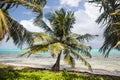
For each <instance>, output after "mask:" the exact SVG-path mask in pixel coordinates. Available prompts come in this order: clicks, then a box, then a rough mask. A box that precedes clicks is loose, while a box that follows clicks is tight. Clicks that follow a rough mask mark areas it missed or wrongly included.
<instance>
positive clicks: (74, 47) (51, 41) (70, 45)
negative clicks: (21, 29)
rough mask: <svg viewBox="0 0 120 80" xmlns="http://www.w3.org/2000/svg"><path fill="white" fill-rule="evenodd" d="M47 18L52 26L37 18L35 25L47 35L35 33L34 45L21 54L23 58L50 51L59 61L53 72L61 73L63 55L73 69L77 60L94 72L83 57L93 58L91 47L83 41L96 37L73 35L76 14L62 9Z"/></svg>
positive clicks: (49, 14)
mask: <svg viewBox="0 0 120 80" xmlns="http://www.w3.org/2000/svg"><path fill="white" fill-rule="evenodd" d="M46 18H47V19H48V20H49V22H50V25H51V26H48V25H46V23H44V21H42V20H39V19H38V18H37V19H36V20H35V25H37V26H40V27H41V28H43V29H44V30H45V32H46V33H33V36H34V44H33V45H32V46H29V47H28V48H27V52H25V53H23V54H21V56H23V55H25V54H29V55H28V56H30V55H31V54H34V53H37V52H41V51H49V52H50V53H51V55H52V56H56V55H57V60H56V62H55V64H54V65H53V67H52V68H51V69H52V71H59V69H60V57H61V54H63V55H64V60H65V61H66V62H67V63H68V64H69V65H71V66H72V67H75V60H74V58H77V59H80V60H82V61H83V62H84V63H85V65H86V66H88V67H89V69H90V70H92V69H91V65H90V64H89V63H88V62H87V61H86V59H85V58H84V57H83V55H86V56H88V57H90V58H91V57H92V56H91V54H90V53H89V50H90V49H91V47H90V46H88V45H85V44H83V41H85V40H90V39H92V38H93V37H94V36H96V35H90V34H85V35H80V34H76V33H72V32H71V28H73V24H75V17H74V12H72V11H66V10H65V9H63V8H62V9H60V10H55V11H53V12H50V13H48V14H46Z"/></svg>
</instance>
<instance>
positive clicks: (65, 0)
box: [60, 0, 81, 7]
mask: <svg viewBox="0 0 120 80" xmlns="http://www.w3.org/2000/svg"><path fill="white" fill-rule="evenodd" d="M80 2H81V0H60V4H62V5H69V6H71V7H78V6H79V3H80Z"/></svg>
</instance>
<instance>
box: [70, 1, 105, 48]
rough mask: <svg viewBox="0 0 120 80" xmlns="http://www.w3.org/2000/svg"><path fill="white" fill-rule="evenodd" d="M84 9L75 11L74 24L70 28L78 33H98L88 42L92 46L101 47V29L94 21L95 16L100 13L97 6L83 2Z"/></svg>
mask: <svg viewBox="0 0 120 80" xmlns="http://www.w3.org/2000/svg"><path fill="white" fill-rule="evenodd" d="M84 6H85V10H82V9H79V10H78V11H76V12H75V18H76V24H75V25H74V28H73V29H72V31H73V32H75V33H78V34H85V33H90V34H98V35H99V37H98V38H95V39H94V40H92V41H91V42H90V43H89V44H90V45H91V46H92V47H94V48H99V47H101V44H102V43H103V38H102V33H103V31H102V29H100V27H99V25H97V23H96V22H95V20H96V19H97V17H98V16H99V15H100V13H99V11H98V10H99V8H97V7H96V6H95V5H94V4H89V3H85V5H84Z"/></svg>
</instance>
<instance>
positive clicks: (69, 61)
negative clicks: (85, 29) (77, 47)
mask: <svg viewBox="0 0 120 80" xmlns="http://www.w3.org/2000/svg"><path fill="white" fill-rule="evenodd" d="M64 54H65V56H64V60H65V62H66V63H67V64H68V65H71V66H72V67H73V68H74V67H75V60H74V58H73V57H72V56H71V55H70V51H69V50H68V49H66V50H64Z"/></svg>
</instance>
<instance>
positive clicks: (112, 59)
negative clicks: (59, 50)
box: [0, 54, 120, 76]
mask: <svg viewBox="0 0 120 80" xmlns="http://www.w3.org/2000/svg"><path fill="white" fill-rule="evenodd" d="M17 56H18V55H17V54H14V56H13V54H8V56H5V54H0V63H4V64H7V65H13V66H19V67H33V68H46V69H50V68H51V67H52V66H53V64H54V63H55V61H56V58H52V57H51V56H50V55H48V54H36V55H32V56H30V57H29V58H27V57H26V56H24V57H17ZM86 59H87V61H89V63H90V64H91V66H92V69H93V72H90V71H89V70H88V67H87V66H85V65H84V63H83V62H82V61H81V60H76V66H75V68H71V67H70V66H69V65H67V64H66V63H65V62H64V60H63V57H61V63H60V64H61V65H60V68H61V69H66V70H75V71H81V72H90V73H95V74H107V75H116V76H120V63H119V61H120V55H119V54H115V55H109V57H108V58H104V57H103V56H102V55H100V54H99V55H93V57H92V58H91V59H89V58H86Z"/></svg>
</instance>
